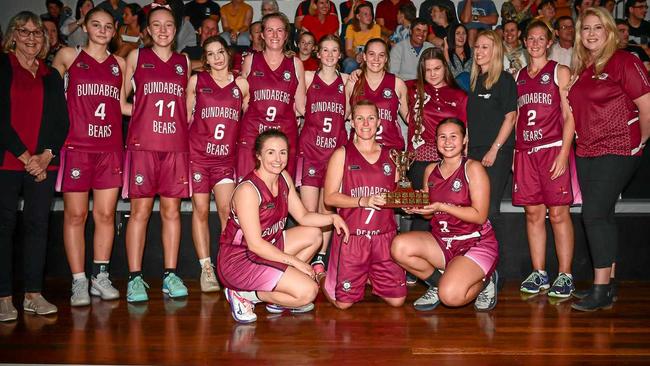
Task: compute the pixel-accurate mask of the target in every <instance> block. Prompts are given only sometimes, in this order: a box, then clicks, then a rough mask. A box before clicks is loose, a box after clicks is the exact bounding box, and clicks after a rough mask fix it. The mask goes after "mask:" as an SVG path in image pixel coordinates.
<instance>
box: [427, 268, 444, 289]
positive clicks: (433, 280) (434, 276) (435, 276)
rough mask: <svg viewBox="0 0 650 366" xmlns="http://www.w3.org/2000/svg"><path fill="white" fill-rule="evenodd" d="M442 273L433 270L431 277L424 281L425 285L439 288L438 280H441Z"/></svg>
mask: <svg viewBox="0 0 650 366" xmlns="http://www.w3.org/2000/svg"><path fill="white" fill-rule="evenodd" d="M439 273H440V272H438V271H437V270H435V269H434V270H433V273H432V274H431V276H429V277H427V278H425V279H424V283H426V284H427V285H428V286H429V287H436V286H438V280H439V279H440V274H439Z"/></svg>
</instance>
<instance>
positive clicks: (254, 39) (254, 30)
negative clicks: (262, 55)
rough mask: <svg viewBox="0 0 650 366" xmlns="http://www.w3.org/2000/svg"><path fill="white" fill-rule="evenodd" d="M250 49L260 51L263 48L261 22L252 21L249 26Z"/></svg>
mask: <svg viewBox="0 0 650 366" xmlns="http://www.w3.org/2000/svg"><path fill="white" fill-rule="evenodd" d="M250 44H251V47H250V49H251V51H257V52H261V51H263V50H264V39H263V38H262V22H254V23H252V24H251V28H250Z"/></svg>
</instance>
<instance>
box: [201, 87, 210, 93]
mask: <svg viewBox="0 0 650 366" xmlns="http://www.w3.org/2000/svg"><path fill="white" fill-rule="evenodd" d="M200 91H201V93H203V94H212V92H213V90H212V88H201V90H200Z"/></svg>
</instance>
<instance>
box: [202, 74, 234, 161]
mask: <svg viewBox="0 0 650 366" xmlns="http://www.w3.org/2000/svg"><path fill="white" fill-rule="evenodd" d="M195 92H196V103H195V105H194V119H193V122H192V125H191V126H190V159H191V160H192V161H194V162H205V163H216V164H219V165H222V164H224V165H225V164H228V165H232V163H233V159H234V152H235V143H236V142H237V135H238V133H239V123H238V122H239V113H240V111H241V106H242V93H241V90H239V87H238V86H237V84H236V83H235V80H234V79H233V81H231V82H230V83H229V84H228V85H226V86H224V87H223V88H222V87H220V86H219V85H218V84H217V83H216V82H215V81H214V79H212V76H210V73H209V72H205V71H203V72H200V73H198V74H197V77H196V90H195Z"/></svg>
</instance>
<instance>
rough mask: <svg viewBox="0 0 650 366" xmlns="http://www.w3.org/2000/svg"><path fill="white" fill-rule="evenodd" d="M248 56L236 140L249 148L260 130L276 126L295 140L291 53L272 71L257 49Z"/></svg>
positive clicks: (294, 71)
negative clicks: (243, 110) (242, 110)
mask: <svg viewBox="0 0 650 366" xmlns="http://www.w3.org/2000/svg"><path fill="white" fill-rule="evenodd" d="M252 57H253V60H252V63H251V71H250V74H248V77H247V80H248V86H249V91H250V101H249V103H248V109H247V110H246V113H245V114H244V119H243V120H242V124H241V127H240V130H239V140H240V141H241V142H242V143H243V144H245V145H250V146H251V148H252V145H253V142H254V141H255V138H256V137H257V135H258V134H259V133H260V132H262V131H264V130H268V129H270V128H277V129H279V130H281V131H282V132H284V133H285V134H287V136H289V141H295V137H297V135H298V125H297V123H296V113H295V112H294V109H293V108H294V97H295V95H296V89H297V88H298V78H297V77H296V69H295V66H294V64H293V57H285V58H284V60H282V63H281V64H280V66H278V68H277V69H275V71H273V70H271V68H270V67H269V65H268V64H267V63H266V60H265V59H264V54H262V53H261V52H255V53H253V56H252ZM292 136H294V137H293V138H292Z"/></svg>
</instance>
